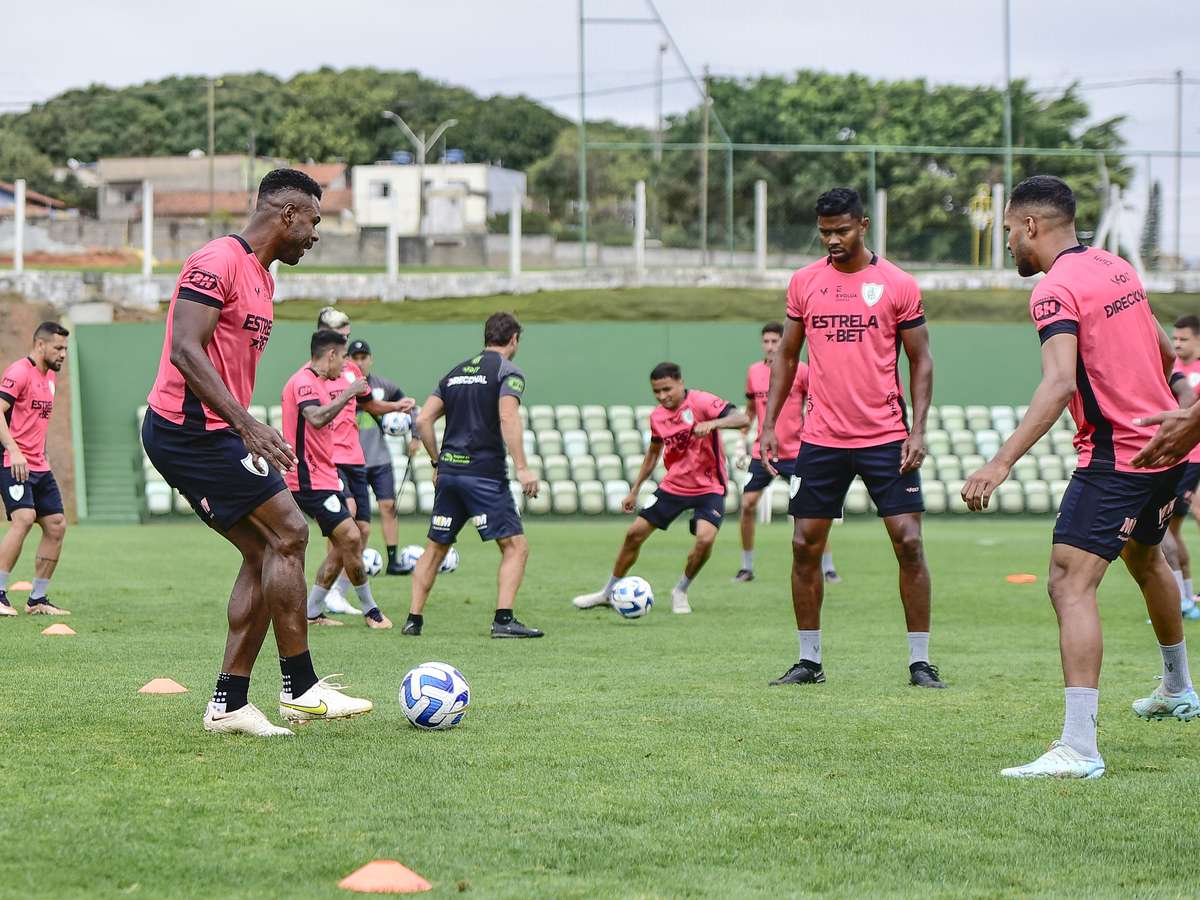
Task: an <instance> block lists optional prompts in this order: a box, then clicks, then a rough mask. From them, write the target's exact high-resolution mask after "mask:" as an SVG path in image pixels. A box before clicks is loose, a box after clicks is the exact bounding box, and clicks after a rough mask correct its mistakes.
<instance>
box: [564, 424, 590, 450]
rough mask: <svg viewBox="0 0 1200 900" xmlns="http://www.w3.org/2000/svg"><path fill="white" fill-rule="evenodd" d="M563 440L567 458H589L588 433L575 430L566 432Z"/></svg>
mask: <svg viewBox="0 0 1200 900" xmlns="http://www.w3.org/2000/svg"><path fill="white" fill-rule="evenodd" d="M562 438H563V453H564V454H566V455H567V456H587V455H588V454H589V453H590V451H589V449H588V436H587V432H586V431H583V430H582V429H579V428H574V429H571V430H570V431H564V432H563V433H562Z"/></svg>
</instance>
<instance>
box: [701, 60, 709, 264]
mask: <svg viewBox="0 0 1200 900" xmlns="http://www.w3.org/2000/svg"><path fill="white" fill-rule="evenodd" d="M709 103H710V100H709V88H708V66H705V67H704V108H703V110H702V111H701V117H702V119H701V121H702V123H703V124H702V126H701V138H700V143H701V145H702V147H701V150H700V265H702V266H707V265H708V108H709Z"/></svg>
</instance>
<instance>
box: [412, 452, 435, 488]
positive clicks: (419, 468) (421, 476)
mask: <svg viewBox="0 0 1200 900" xmlns="http://www.w3.org/2000/svg"><path fill="white" fill-rule="evenodd" d="M412 477H413V481H415V482H416V483H417V484H427V483H432V481H433V463H432V462H430V460H429V457H428V456H425V455H424V454H422V455H421V456H418V457H416V458H415V459H414V460H413V475H412Z"/></svg>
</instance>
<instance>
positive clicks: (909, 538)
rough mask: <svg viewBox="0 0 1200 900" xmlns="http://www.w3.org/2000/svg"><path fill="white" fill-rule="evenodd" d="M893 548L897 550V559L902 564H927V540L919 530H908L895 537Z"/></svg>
mask: <svg viewBox="0 0 1200 900" xmlns="http://www.w3.org/2000/svg"><path fill="white" fill-rule="evenodd" d="M892 549H893V550H895V551H896V560H897V561H898V562H899V563H900V565H901V566H921V565H924V564H925V541H924V539H923V538H922V537H921V532H919V531H911V532H906V533H904V534H901V535H898V536H897V537H895V538H893V539H892Z"/></svg>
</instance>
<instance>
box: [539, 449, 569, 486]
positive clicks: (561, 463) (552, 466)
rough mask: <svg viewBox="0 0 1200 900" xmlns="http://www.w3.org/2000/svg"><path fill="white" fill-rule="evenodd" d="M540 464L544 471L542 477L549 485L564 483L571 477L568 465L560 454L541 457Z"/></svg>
mask: <svg viewBox="0 0 1200 900" xmlns="http://www.w3.org/2000/svg"><path fill="white" fill-rule="evenodd" d="M542 464H543V468H544V470H545V473H544V475H543V477H544V478H545V479H546V480H547V481H549V482H550V483H551V484H554V483H555V482H556V481H566V480H568V479H569V478H570V477H571V466H570V463H569V462H568V460H567V458H566V457H565V456H563V455H562V454H561V453H559V454H551V455H550V456H543V457H542Z"/></svg>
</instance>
